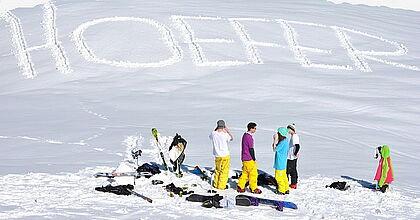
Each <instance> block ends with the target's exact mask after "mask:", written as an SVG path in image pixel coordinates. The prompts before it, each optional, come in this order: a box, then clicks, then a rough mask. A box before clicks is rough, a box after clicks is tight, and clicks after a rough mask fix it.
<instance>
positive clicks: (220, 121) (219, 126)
mask: <svg viewBox="0 0 420 220" xmlns="http://www.w3.org/2000/svg"><path fill="white" fill-rule="evenodd" d="M225 126H226V123H225V121H223V120H219V121H217V128H224V127H225Z"/></svg>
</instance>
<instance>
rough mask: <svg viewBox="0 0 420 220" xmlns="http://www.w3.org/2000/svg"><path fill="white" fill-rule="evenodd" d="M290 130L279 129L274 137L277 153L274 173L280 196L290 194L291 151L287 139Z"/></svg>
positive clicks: (274, 147) (274, 149)
mask: <svg viewBox="0 0 420 220" xmlns="http://www.w3.org/2000/svg"><path fill="white" fill-rule="evenodd" d="M288 133H289V130H288V129H287V128H285V127H281V128H278V129H277V133H276V134H274V135H273V139H274V141H273V145H272V146H273V151H274V152H275V153H276V154H275V157H274V172H275V179H276V181H277V191H276V193H278V194H280V195H284V194H289V180H288V179H287V174H286V165H287V152H288V151H289V140H288V138H287V137H286V136H287V134H288Z"/></svg>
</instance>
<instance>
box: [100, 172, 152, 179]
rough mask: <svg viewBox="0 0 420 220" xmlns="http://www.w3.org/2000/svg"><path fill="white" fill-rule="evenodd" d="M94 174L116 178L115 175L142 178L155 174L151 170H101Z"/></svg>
mask: <svg viewBox="0 0 420 220" xmlns="http://www.w3.org/2000/svg"><path fill="white" fill-rule="evenodd" d="M94 176H95V177H96V178H98V177H108V178H114V177H122V176H132V177H135V178H140V177H146V178H149V177H151V176H153V174H152V173H150V172H137V171H136V172H111V173H104V172H100V173H96V174H95V175H94Z"/></svg>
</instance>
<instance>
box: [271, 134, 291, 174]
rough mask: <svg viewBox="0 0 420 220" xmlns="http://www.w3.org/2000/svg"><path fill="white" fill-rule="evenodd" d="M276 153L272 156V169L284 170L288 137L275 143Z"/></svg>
mask: <svg viewBox="0 0 420 220" xmlns="http://www.w3.org/2000/svg"><path fill="white" fill-rule="evenodd" d="M275 150H276V155H275V157H274V169H276V170H285V169H286V165H287V153H288V151H289V139H288V138H285V139H284V140H282V141H280V143H279V144H277V146H276V148H275Z"/></svg>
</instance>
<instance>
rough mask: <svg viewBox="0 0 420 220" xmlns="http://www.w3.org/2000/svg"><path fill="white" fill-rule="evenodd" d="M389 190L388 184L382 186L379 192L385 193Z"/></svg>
mask: <svg viewBox="0 0 420 220" xmlns="http://www.w3.org/2000/svg"><path fill="white" fill-rule="evenodd" d="M388 188H389V186H388V184H385V185H383V186H381V188H379V190H380V191H381V192H383V193H384V192H386V191H387V190H388Z"/></svg>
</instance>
